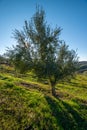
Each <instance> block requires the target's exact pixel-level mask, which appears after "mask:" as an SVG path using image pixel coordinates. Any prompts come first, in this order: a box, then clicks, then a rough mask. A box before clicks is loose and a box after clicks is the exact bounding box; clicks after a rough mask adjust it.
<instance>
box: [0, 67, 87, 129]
mask: <svg viewBox="0 0 87 130" xmlns="http://www.w3.org/2000/svg"><path fill="white" fill-rule="evenodd" d="M2 67H3V66H2ZM3 68H4V69H5V71H4V69H1V70H0V72H1V73H0V130H87V76H85V75H80V74H79V75H77V76H76V77H75V79H72V80H71V81H67V82H61V83H59V84H58V85H56V92H57V95H58V98H55V97H53V96H52V95H51V91H50V87H49V85H45V84H42V83H39V82H37V81H36V80H35V78H33V77H32V76H31V75H30V74H28V75H27V76H26V77H25V76H22V75H21V76H15V73H13V72H14V69H13V68H11V67H5V66H4V67H3ZM29 77H30V78H29ZM33 79H34V80H33Z"/></svg>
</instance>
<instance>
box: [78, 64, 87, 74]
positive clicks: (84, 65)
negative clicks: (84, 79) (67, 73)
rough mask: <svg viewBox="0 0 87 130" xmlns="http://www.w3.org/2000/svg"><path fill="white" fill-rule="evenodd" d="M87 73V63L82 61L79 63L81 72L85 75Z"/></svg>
mask: <svg viewBox="0 0 87 130" xmlns="http://www.w3.org/2000/svg"><path fill="white" fill-rule="evenodd" d="M85 71H87V61H80V62H79V72H81V73H83V72H85Z"/></svg>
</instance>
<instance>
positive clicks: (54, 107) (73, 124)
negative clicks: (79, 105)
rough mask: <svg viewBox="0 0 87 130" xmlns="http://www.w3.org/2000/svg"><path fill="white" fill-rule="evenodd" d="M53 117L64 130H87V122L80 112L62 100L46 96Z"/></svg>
mask: <svg viewBox="0 0 87 130" xmlns="http://www.w3.org/2000/svg"><path fill="white" fill-rule="evenodd" d="M45 98H46V100H47V102H48V104H49V107H50V109H51V111H52V116H54V117H55V118H56V120H57V124H58V126H60V127H61V128H62V129H63V130H87V120H86V119H84V118H82V117H81V115H80V114H79V112H77V110H76V109H75V108H73V107H71V106H70V105H69V104H68V103H66V102H64V101H62V100H61V99H56V100H55V99H54V98H52V97H50V96H45Z"/></svg>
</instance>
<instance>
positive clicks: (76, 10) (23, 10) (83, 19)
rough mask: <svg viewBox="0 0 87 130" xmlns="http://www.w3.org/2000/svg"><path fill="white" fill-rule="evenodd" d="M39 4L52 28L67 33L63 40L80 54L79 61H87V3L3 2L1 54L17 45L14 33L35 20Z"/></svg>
mask: <svg viewBox="0 0 87 130" xmlns="http://www.w3.org/2000/svg"><path fill="white" fill-rule="evenodd" d="M36 4H39V5H40V6H42V7H43V9H44V10H45V12H46V20H47V23H48V24H50V26H52V27H55V26H56V25H57V26H58V27H61V28H62V29H63V30H62V32H61V35H60V39H61V40H65V42H66V44H68V45H69V47H70V49H74V50H77V53H78V56H79V57H80V59H79V60H87V0H0V54H2V53H4V52H5V50H6V47H11V46H12V45H13V44H14V45H15V44H16V41H15V40H14V39H13V38H12V36H13V35H12V32H13V30H14V29H18V30H21V29H22V27H23V25H24V21H25V20H27V21H29V20H30V19H31V17H32V16H33V14H34V13H35V8H36Z"/></svg>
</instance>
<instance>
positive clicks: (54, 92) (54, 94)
mask: <svg viewBox="0 0 87 130" xmlns="http://www.w3.org/2000/svg"><path fill="white" fill-rule="evenodd" d="M51 87H52V95H53V96H56V91H55V86H54V85H52V86H51Z"/></svg>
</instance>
